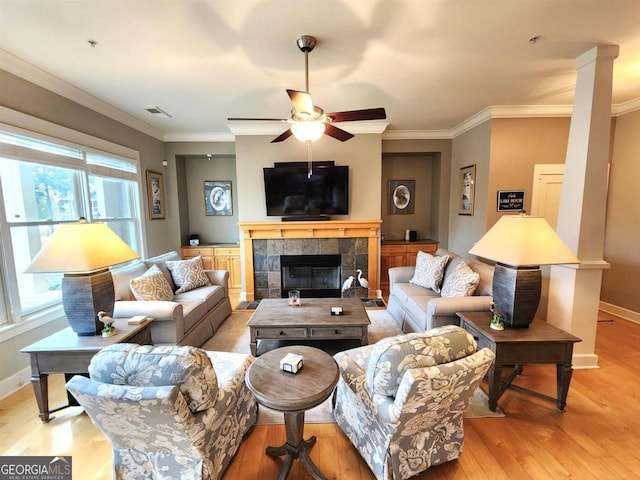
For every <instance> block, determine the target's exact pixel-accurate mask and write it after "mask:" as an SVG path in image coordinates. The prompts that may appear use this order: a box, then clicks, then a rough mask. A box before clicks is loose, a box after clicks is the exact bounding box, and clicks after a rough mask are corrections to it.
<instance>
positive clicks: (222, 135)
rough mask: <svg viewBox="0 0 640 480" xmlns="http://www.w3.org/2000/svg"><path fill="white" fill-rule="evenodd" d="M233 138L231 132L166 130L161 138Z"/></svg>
mask: <svg viewBox="0 0 640 480" xmlns="http://www.w3.org/2000/svg"><path fill="white" fill-rule="evenodd" d="M278 133H282V132H278ZM235 139H236V137H235V135H233V133H219V132H167V133H165V134H164V137H163V139H162V140H163V141H165V142H234V141H235Z"/></svg>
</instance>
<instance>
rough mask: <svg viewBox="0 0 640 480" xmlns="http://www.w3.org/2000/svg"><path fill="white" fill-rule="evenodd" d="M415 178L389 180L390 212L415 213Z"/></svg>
mask: <svg viewBox="0 0 640 480" xmlns="http://www.w3.org/2000/svg"><path fill="white" fill-rule="evenodd" d="M415 190H416V181H415V180H389V213H390V214H396V213H405V214H411V213H413V209H414V204H415V197H414V196H415Z"/></svg>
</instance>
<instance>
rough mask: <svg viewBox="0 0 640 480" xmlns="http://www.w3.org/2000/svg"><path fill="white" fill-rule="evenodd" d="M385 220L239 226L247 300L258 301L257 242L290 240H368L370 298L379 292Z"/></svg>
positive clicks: (242, 223) (266, 223)
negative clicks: (254, 264)
mask: <svg viewBox="0 0 640 480" xmlns="http://www.w3.org/2000/svg"><path fill="white" fill-rule="evenodd" d="M381 223H382V220H346V221H342V220H328V221H320V222H305V221H302V222H258V223H248V222H241V223H239V224H238V225H239V227H240V230H241V231H242V247H243V259H244V296H245V297H246V298H245V300H248V301H251V300H254V294H255V291H254V289H255V287H254V276H253V240H257V239H288V238H349V237H354V238H357V237H363V238H368V239H369V242H368V257H369V260H368V275H369V285H370V287H369V296H375V294H376V290H377V289H378V261H379V246H380V224H381Z"/></svg>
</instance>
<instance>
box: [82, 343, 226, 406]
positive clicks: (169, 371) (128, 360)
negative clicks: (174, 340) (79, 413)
mask: <svg viewBox="0 0 640 480" xmlns="http://www.w3.org/2000/svg"><path fill="white" fill-rule="evenodd" d="M89 376H90V377H91V379H93V380H95V381H97V382H102V383H108V384H112V385H130V386H135V387H159V386H163V385H175V386H177V387H178V388H179V389H180V392H182V395H184V398H185V400H186V401H187V405H189V409H190V410H191V411H192V412H194V413H195V412H200V411H202V410H207V409H209V408H211V407H213V406H214V405H215V403H216V400H217V399H218V377H217V376H216V371H215V370H214V368H213V365H212V364H211V360H210V359H209V356H208V355H207V354H206V352H205V351H204V350H201V349H199V348H196V347H190V346H187V345H185V346H175V345H162V346H153V345H136V344H133V343H118V344H115V345H110V346H108V347H105V348H103V349H102V350H100V351H99V352H98V353H96V354H95V355H94V356H93V358H92V359H91V363H90V364H89Z"/></svg>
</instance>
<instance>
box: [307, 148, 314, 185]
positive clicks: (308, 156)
mask: <svg viewBox="0 0 640 480" xmlns="http://www.w3.org/2000/svg"><path fill="white" fill-rule="evenodd" d="M307 161H308V162H309V171H308V172H307V178H311V175H313V159H312V158H311V140H307Z"/></svg>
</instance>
